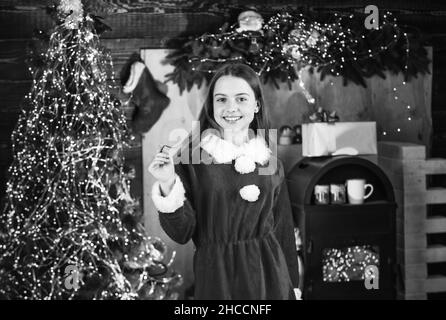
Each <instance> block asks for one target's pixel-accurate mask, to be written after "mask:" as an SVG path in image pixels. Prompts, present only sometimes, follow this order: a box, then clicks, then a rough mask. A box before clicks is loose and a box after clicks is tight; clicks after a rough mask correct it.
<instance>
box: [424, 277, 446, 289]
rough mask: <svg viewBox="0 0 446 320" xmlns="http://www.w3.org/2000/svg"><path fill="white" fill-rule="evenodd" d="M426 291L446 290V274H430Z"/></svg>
mask: <svg viewBox="0 0 446 320" xmlns="http://www.w3.org/2000/svg"><path fill="white" fill-rule="evenodd" d="M426 292H429V293H435V292H446V277H445V276H430V277H428V278H427V280H426Z"/></svg>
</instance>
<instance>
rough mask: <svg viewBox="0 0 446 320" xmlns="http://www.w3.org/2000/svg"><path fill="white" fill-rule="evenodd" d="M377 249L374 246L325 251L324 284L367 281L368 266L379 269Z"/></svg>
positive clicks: (323, 259) (323, 262)
mask: <svg viewBox="0 0 446 320" xmlns="http://www.w3.org/2000/svg"><path fill="white" fill-rule="evenodd" d="M379 264H380V260H379V254H378V252H377V249H375V248H374V247H372V246H354V247H347V248H341V249H338V248H330V249H324V251H323V258H322V272H323V281H324V282H350V281H360V280H362V281H363V280H364V279H365V271H366V268H367V267H368V266H371V265H374V266H376V267H379Z"/></svg>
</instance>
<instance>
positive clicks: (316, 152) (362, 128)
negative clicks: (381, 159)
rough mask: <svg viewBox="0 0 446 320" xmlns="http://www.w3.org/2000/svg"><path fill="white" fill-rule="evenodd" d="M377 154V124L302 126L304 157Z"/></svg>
mask: <svg viewBox="0 0 446 320" xmlns="http://www.w3.org/2000/svg"><path fill="white" fill-rule="evenodd" d="M376 153H377V148H376V122H335V123H326V122H317V123H307V124H303V125H302V155H303V156H304V157H321V156H330V155H332V156H335V155H358V154H376Z"/></svg>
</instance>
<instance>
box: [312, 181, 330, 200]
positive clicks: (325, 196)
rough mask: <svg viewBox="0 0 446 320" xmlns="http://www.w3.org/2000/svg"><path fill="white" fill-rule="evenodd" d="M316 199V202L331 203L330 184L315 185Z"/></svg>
mask: <svg viewBox="0 0 446 320" xmlns="http://www.w3.org/2000/svg"><path fill="white" fill-rule="evenodd" d="M314 201H315V203H316V204H329V203H330V186H329V185H315V186H314Z"/></svg>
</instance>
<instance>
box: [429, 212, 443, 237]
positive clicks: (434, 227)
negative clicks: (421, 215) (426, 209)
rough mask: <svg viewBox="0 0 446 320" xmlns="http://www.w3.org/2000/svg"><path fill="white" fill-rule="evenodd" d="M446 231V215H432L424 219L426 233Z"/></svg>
mask: <svg viewBox="0 0 446 320" xmlns="http://www.w3.org/2000/svg"><path fill="white" fill-rule="evenodd" d="M444 232H446V217H443V216H433V217H429V218H428V219H427V220H426V233H444Z"/></svg>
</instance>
